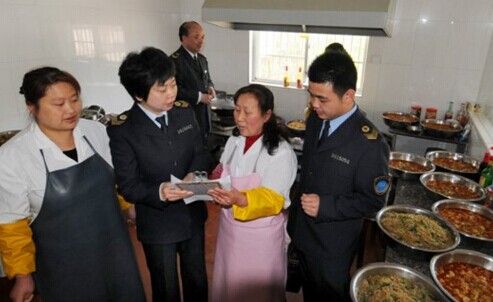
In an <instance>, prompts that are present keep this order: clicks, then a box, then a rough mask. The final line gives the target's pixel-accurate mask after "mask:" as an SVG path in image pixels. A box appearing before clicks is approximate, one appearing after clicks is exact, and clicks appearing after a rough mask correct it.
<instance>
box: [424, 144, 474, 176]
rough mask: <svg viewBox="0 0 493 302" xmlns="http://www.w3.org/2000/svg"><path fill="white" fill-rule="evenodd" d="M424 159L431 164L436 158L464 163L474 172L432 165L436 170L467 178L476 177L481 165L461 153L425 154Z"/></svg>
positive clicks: (441, 152)
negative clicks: (473, 169)
mask: <svg viewBox="0 0 493 302" xmlns="http://www.w3.org/2000/svg"><path fill="white" fill-rule="evenodd" d="M425 157H426V159H428V160H429V161H431V162H432V163H433V161H434V160H436V159H438V158H448V159H451V160H455V161H464V162H465V163H468V164H470V165H472V166H473V167H474V168H475V169H476V170H475V171H474V172H467V171H464V170H459V169H454V168H453V167H448V166H445V165H442V164H439V163H433V164H434V165H435V166H436V167H437V170H440V171H446V172H450V173H453V174H459V175H463V176H466V177H468V178H473V177H476V176H477V173H478V172H479V165H480V164H481V162H480V161H479V160H475V159H473V158H471V157H469V156H466V155H464V154H461V153H455V152H449V151H432V152H428V153H426V156H425Z"/></svg>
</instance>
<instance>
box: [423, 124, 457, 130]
mask: <svg viewBox="0 0 493 302" xmlns="http://www.w3.org/2000/svg"><path fill="white" fill-rule="evenodd" d="M423 126H424V127H427V128H430V129H435V130H440V131H453V130H456V129H457V128H456V127H454V125H450V124H438V123H430V122H428V123H423Z"/></svg>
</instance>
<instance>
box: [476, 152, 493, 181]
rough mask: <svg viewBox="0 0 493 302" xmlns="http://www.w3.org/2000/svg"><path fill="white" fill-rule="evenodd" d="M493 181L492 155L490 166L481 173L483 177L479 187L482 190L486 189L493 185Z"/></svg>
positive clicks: (480, 179) (480, 178)
mask: <svg viewBox="0 0 493 302" xmlns="http://www.w3.org/2000/svg"><path fill="white" fill-rule="evenodd" d="M492 180H493V156H491V154H490V160H489V163H488V166H486V168H484V169H483V170H482V171H481V176H480V177H479V185H480V186H481V187H482V188H486V187H488V186H490V185H491V184H492Z"/></svg>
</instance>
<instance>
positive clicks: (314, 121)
mask: <svg viewBox="0 0 493 302" xmlns="http://www.w3.org/2000/svg"><path fill="white" fill-rule="evenodd" d="M321 127H322V120H321V119H320V118H318V116H317V115H316V113H315V112H313V113H312V114H311V115H310V117H309V118H308V121H307V127H306V133H305V142H304V148H303V160H302V166H301V177H300V190H299V195H298V196H297V197H296V198H295V199H294V200H293V204H292V208H291V210H290V216H289V222H288V232H289V234H290V236H291V238H292V240H293V242H294V245H295V246H296V247H297V248H298V249H299V250H301V251H303V252H306V254H310V255H312V256H313V257H319V258H320V259H321V260H329V262H328V263H329V264H328V265H329V269H336V270H337V269H343V268H348V267H349V266H350V262H351V260H352V257H353V254H354V252H355V251H356V248H357V243H358V237H359V235H360V232H361V230H362V225H363V218H364V217H365V216H369V215H371V214H373V213H375V212H376V211H378V210H379V209H380V208H381V207H382V206H383V205H384V202H385V195H384V194H383V193H382V192H379V193H376V189H375V188H376V184H375V182H376V181H378V180H379V179H381V178H379V177H383V178H384V181H385V178H386V177H387V175H388V158H389V147H388V145H387V143H386V142H385V141H384V140H383V138H382V137H381V135H380V134H379V133H378V132H377V130H376V128H375V127H374V126H373V125H372V124H371V123H370V122H369V121H368V120H367V119H366V118H365V117H364V116H363V114H362V113H361V112H360V111H359V110H357V111H356V112H355V113H354V114H352V115H351V116H350V117H349V118H348V119H347V120H346V121H345V122H344V123H343V124H342V125H340V126H339V128H337V129H336V131H335V132H334V133H332V134H331V135H330V136H329V139H328V140H325V141H324V142H323V143H322V144H321V145H320V146H317V142H318V135H319V132H320V129H321ZM302 193H314V194H318V195H319V196H320V208H319V211H318V215H317V217H316V218H312V217H310V216H308V215H306V214H305V213H304V212H303V209H302V208H301V203H300V197H301V194H302Z"/></svg>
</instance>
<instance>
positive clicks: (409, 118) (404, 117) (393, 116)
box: [385, 113, 418, 123]
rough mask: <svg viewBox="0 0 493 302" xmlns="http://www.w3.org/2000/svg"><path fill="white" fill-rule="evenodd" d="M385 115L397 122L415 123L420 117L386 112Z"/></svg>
mask: <svg viewBox="0 0 493 302" xmlns="http://www.w3.org/2000/svg"><path fill="white" fill-rule="evenodd" d="M385 117H386V118H388V119H391V120H393V121H397V122H404V123H414V122H417V121H418V118H417V117H416V116H414V115H410V114H398V113H386V114H385Z"/></svg>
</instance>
